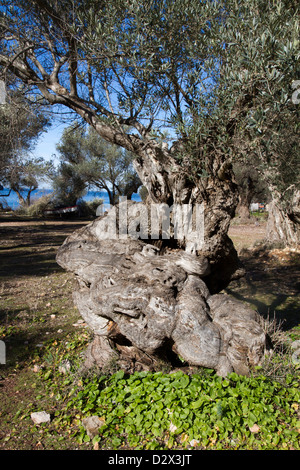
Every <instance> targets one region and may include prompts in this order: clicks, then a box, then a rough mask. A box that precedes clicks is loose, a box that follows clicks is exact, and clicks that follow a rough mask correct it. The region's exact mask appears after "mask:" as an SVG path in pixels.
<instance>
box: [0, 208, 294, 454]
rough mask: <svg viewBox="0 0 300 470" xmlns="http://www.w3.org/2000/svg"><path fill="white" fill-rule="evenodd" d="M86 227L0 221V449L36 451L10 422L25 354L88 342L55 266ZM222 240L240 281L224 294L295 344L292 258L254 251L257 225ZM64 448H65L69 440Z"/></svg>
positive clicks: (69, 286) (24, 401) (25, 425)
mask: <svg viewBox="0 0 300 470" xmlns="http://www.w3.org/2000/svg"><path fill="white" fill-rule="evenodd" d="M87 223H89V221H88V220H78V219H74V220H57V221H55V220H42V221H41V220H32V219H31V220H24V219H16V218H14V219H13V220H12V219H11V218H9V217H7V216H5V217H1V216H0V340H3V341H5V344H6V347H7V350H6V353H7V363H6V364H5V365H1V364H0V449H39V448H40V447H39V446H40V444H39V442H40V440H39V436H38V435H36V434H34V433H33V431H32V429H31V428H32V423H31V421H30V418H28V417H27V418H26V419H27V421H26V419H24V421H20V419H21V418H18V419H16V413H18V412H19V410H20V407H21V408H22V409H26V407H27V406H28V402H29V401H31V402H32V401H34V400H35V401H36V398H35V393H36V386H37V385H36V380H35V377H34V372H32V365H33V363H32V360H33V357H34V356H33V351H35V350H36V348H38V347H39V345H40V344H44V343H45V341H49V340H50V339H52V340H54V339H57V338H58V339H62V338H65V339H66V340H68V338H69V335H70V334H72V332H74V331H75V330H76V331H77V332H78V331H79V332H80V334H81V335H82V336H83V337H85V336H86V337H88V334H87V329H86V328H85V325H84V324H82V323H80V315H79V313H78V311H77V310H76V308H75V307H74V305H73V301H72V291H73V288H74V278H73V276H72V274H70V273H66V272H64V271H63V270H62V268H60V266H58V265H57V263H56V261H55V255H56V251H57V248H58V247H59V246H60V245H61V244H62V243H63V241H64V240H65V238H66V237H67V236H68V235H69V234H70V233H72V232H73V231H74V230H76V229H79V228H80V227H82V226H84V225H85V224H87ZM229 235H230V237H231V238H232V240H233V242H234V244H235V246H236V249H237V250H238V252H239V255H240V258H241V260H242V262H243V263H244V266H245V268H246V275H245V277H243V278H241V279H239V280H237V281H234V282H232V283H231V284H230V285H229V286H228V287H227V289H226V292H227V293H228V294H230V295H233V296H234V297H236V298H238V299H241V300H243V301H245V302H247V303H249V304H250V305H251V306H252V307H253V308H254V309H256V310H257V311H258V312H259V313H260V314H261V315H263V316H265V317H271V318H273V317H275V318H276V319H277V321H278V322H281V324H282V328H283V329H284V330H285V331H287V332H288V333H289V334H290V335H291V337H292V338H293V339H300V315H299V310H300V296H299V293H300V253H299V252H295V251H289V250H278V249H277V250H276V249H273V250H266V249H265V248H264V247H263V246H262V245H259V243H260V242H262V241H263V239H264V236H265V222H257V221H253V223H248V224H243V225H242V224H236V223H233V224H232V226H231V228H230V232H229ZM25 415H26V413H25V411H24V416H25ZM51 445H52V447H51ZM51 445H50V444H49V448H53V449H54V448H57V446H58V444H57V443H56V442H55V443H53V444H51ZM64 446H65V447H64V448H66V446H67V448H71V446H72V443H71V441H70V442H69V443H66V442H64ZM58 448H59V447H58Z"/></svg>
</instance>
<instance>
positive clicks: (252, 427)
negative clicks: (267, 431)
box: [249, 424, 260, 434]
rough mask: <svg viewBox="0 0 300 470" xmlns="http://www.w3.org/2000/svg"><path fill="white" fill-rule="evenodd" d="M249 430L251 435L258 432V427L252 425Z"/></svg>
mask: <svg viewBox="0 0 300 470" xmlns="http://www.w3.org/2000/svg"><path fill="white" fill-rule="evenodd" d="M249 429H250V431H251V432H252V433H253V434H256V433H258V432H259V431H260V427H259V426H258V425H257V424H253V426H251V427H249Z"/></svg>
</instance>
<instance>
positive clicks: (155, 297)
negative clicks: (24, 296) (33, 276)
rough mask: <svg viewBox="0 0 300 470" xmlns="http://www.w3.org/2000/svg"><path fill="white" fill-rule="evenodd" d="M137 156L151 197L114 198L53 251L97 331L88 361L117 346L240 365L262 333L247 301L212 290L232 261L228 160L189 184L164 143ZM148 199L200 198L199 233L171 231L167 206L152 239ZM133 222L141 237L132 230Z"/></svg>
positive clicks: (231, 270)
mask: <svg viewBox="0 0 300 470" xmlns="http://www.w3.org/2000/svg"><path fill="white" fill-rule="evenodd" d="M135 165H136V169H137V171H138V174H139V176H140V178H141V180H142V182H143V184H144V185H145V186H146V188H147V189H148V193H149V196H150V201H149V203H148V204H147V205H145V204H143V203H132V202H130V203H129V202H128V203H127V205H126V206H124V205H123V203H122V204H120V205H119V206H117V207H114V208H113V209H111V210H110V211H109V213H108V214H107V215H106V216H104V217H102V218H100V219H97V220H96V221H94V222H93V223H91V224H90V225H88V226H87V227H85V228H83V229H81V230H79V231H77V232H75V233H74V234H73V235H72V236H70V237H69V238H68V239H67V240H66V241H65V243H64V244H63V245H62V247H61V248H60V249H59V251H58V254H57V261H58V263H59V264H60V265H61V266H62V267H63V268H65V269H67V270H69V271H72V272H74V273H75V274H76V276H77V279H78V289H77V290H76V292H75V293H74V299H75V302H76V304H77V306H78V308H79V311H80V313H81V315H82V316H83V318H84V319H85V320H86V322H87V323H88V324H89V325H90V327H91V328H92V329H93V331H94V332H95V335H96V338H95V342H94V344H93V345H92V346H91V347H90V349H89V362H90V363H91V362H93V361H95V362H96V363H98V365H100V366H103V365H104V364H105V363H106V362H107V361H108V360H109V358H113V359H115V358H116V357H118V355H119V354H121V356H122V353H124V352H125V354H126V355H127V356H128V355H130V357H134V358H135V360H137V358H139V360H141V361H142V362H144V363H145V361H143V359H141V358H142V357H144V359H145V358H148V360H149V357H152V358H154V357H156V358H157V357H161V356H163V357H166V356H167V357H170V355H174V354H175V355H179V356H181V357H182V358H183V359H184V360H185V361H187V362H188V363H189V364H192V365H198V366H204V367H209V368H213V369H215V370H216V371H217V372H218V373H219V374H220V375H226V374H227V373H229V372H231V371H236V372H237V373H241V374H246V373H248V370H249V369H248V367H249V365H256V364H258V363H259V361H260V360H261V358H262V356H263V353H264V347H265V335H264V333H263V330H262V328H261V327H260V326H259V321H258V318H257V316H256V314H255V313H254V312H253V311H252V310H251V309H250V308H248V307H246V306H245V305H244V304H242V303H240V302H238V301H236V300H234V299H232V298H230V297H228V296H226V295H222V294H218V293H219V292H220V291H221V290H222V289H223V288H224V287H225V286H226V285H228V283H229V282H230V280H231V279H232V278H233V277H234V276H236V275H237V272H238V271H239V269H240V266H239V261H238V257H237V254H236V251H235V249H234V247H233V244H232V242H231V240H230V239H229V238H228V235H227V231H228V228H229V223H230V220H231V218H232V216H233V214H234V210H235V207H236V204H237V194H236V191H235V187H234V185H233V183H232V180H231V172H230V168H225V167H224V166H223V165H222V162H219V166H217V165H216V161H215V171H214V173H212V174H211V176H210V177H208V178H207V179H205V181H201V182H199V184H198V185H197V186H196V185H193V184H191V183H190V182H189V180H188V178H187V176H186V175H185V173H184V172H183V171H182V169H180V167H178V165H177V164H176V161H175V159H174V158H173V155H172V151H168V150H163V149H161V148H159V147H158V146H156V147H152V148H148V149H147V150H146V152H145V153H144V154H142V152H141V153H140V157H138V158H137V160H136V163H135ZM151 203H156V204H162V203H163V204H165V205H166V207H170V206H172V207H173V208H174V207H175V208H176V207H179V208H180V207H183V206H184V205H185V204H189V205H190V206H193V207H194V206H195V205H197V204H198V205H201V206H202V207H203V210H204V227H203V239H202V240H201V241H202V243H201V244H198V243H197V242H198V241H199V240H198V239H197V232H196V234H195V232H194V233H192V234H190V233H185V234H183V235H182V234H181V236H180V237H175V236H174V233H175V225H176V217H177V215H176V210H174V209H173V211H171V213H170V214H171V217H170V231H169V234H170V237H169V238H164V237H163V233H160V238H159V239H153V238H151V235H153V232H152V231H151V230H152V226H151V223H150V224H149V220H150V221H151V213H152V212H151V211H152V206H151ZM125 210H126V218H125V222H126V227H125V228H126V230H125V232H126V233H124V211H125ZM137 214H138V217H137ZM121 219H122V220H121ZM136 219H138V220H136ZM134 226H136V227H137V226H139V229H140V231H144V235H143V238H141V236H140V237H139V236H138V235H137V236H132V235H130V234H132V233H133V232H132V231H130V228H132V227H134ZM142 226H143V230H142V229H141V227H142ZM145 227H146V229H145ZM145 232H147V233H146V234H145ZM128 233H129V236H128ZM114 346H115V347H114Z"/></svg>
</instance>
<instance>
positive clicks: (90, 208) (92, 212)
mask: <svg viewBox="0 0 300 470" xmlns="http://www.w3.org/2000/svg"><path fill="white" fill-rule="evenodd" d="M102 204H103V199H100V198H95V199H93V200H92V201H84V200H82V199H81V200H80V201H78V203H77V205H78V207H79V213H80V215H81V216H82V217H95V216H96V212H97V208H98V207H99V206H100V205H102Z"/></svg>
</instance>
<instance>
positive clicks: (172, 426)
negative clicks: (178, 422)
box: [169, 423, 177, 432]
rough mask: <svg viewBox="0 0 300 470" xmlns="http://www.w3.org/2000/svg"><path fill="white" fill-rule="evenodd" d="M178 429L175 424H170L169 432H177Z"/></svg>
mask: <svg viewBox="0 0 300 470" xmlns="http://www.w3.org/2000/svg"><path fill="white" fill-rule="evenodd" d="M176 429H177V426H175V424H173V423H170V427H169V431H170V432H175V431H176Z"/></svg>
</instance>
